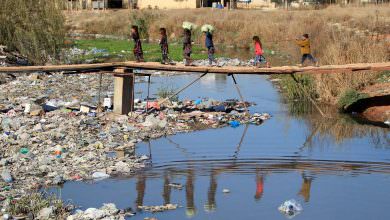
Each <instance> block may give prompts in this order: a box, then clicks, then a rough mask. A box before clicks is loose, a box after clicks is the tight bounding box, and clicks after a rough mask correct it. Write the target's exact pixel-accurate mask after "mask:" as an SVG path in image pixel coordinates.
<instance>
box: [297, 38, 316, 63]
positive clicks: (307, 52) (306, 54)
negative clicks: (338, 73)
mask: <svg viewBox="0 0 390 220" xmlns="http://www.w3.org/2000/svg"><path fill="white" fill-rule="evenodd" d="M295 42H296V43H297V45H298V46H300V47H301V54H302V59H301V65H302V66H303V64H304V63H305V61H306V60H307V59H309V60H310V61H311V62H313V64H315V65H316V66H318V61H317V59H316V58H314V57H313V55H311V47H310V39H309V34H304V35H302V37H301V38H298V39H296V40H295Z"/></svg>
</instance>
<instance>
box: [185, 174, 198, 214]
mask: <svg viewBox="0 0 390 220" xmlns="http://www.w3.org/2000/svg"><path fill="white" fill-rule="evenodd" d="M194 181H195V174H194V170H191V169H189V170H188V173H187V182H186V200H187V210H186V214H187V216H188V217H193V216H194V215H195V214H196V207H195V200H194Z"/></svg>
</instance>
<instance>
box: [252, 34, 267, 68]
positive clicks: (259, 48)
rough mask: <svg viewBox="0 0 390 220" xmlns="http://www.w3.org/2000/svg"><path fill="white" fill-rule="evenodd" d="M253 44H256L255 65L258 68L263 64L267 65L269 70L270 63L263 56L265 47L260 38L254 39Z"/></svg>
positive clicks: (255, 37)
mask: <svg viewBox="0 0 390 220" xmlns="http://www.w3.org/2000/svg"><path fill="white" fill-rule="evenodd" d="M253 43H254V44H255V63H254V65H255V66H256V67H260V65H261V64H265V65H266V67H267V68H270V64H269V62H268V61H267V60H266V59H265V57H264V56H263V54H264V51H263V45H262V43H261V41H260V38H259V36H254V37H253Z"/></svg>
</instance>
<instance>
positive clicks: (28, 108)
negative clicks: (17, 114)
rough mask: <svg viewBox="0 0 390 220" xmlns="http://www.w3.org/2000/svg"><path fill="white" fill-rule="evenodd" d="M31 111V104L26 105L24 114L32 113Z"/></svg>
mask: <svg viewBox="0 0 390 220" xmlns="http://www.w3.org/2000/svg"><path fill="white" fill-rule="evenodd" d="M30 111H31V103H26V105H25V107H24V113H30Z"/></svg>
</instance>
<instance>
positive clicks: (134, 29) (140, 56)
mask: <svg viewBox="0 0 390 220" xmlns="http://www.w3.org/2000/svg"><path fill="white" fill-rule="evenodd" d="M131 37H132V38H133V40H134V49H133V53H134V57H135V60H136V61H137V62H144V53H143V51H142V43H141V38H140V36H139V32H138V26H136V25H133V26H131Z"/></svg>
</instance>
